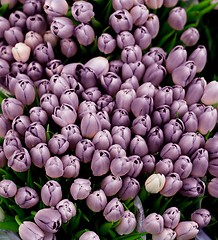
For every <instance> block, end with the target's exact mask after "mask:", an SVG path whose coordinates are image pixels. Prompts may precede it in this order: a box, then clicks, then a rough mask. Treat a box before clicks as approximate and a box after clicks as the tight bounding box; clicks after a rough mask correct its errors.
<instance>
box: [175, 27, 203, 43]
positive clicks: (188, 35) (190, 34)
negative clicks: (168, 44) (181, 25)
mask: <svg viewBox="0 0 218 240" xmlns="http://www.w3.org/2000/svg"><path fill="white" fill-rule="evenodd" d="M199 38H200V34H199V31H198V30H197V29H196V28H193V27H190V28H188V29H187V30H185V31H184V32H183V33H182V35H181V37H180V40H181V41H182V42H183V43H184V44H185V45H186V46H188V47H190V46H194V45H195V44H196V43H197V42H198V40H199Z"/></svg>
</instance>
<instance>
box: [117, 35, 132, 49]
mask: <svg viewBox="0 0 218 240" xmlns="http://www.w3.org/2000/svg"><path fill="white" fill-rule="evenodd" d="M116 43H117V46H118V47H119V48H120V49H124V48H125V47H127V46H134V45H135V38H134V36H133V34H132V33H131V32H129V31H121V32H120V33H118V34H117V37H116Z"/></svg>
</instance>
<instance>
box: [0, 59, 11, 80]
mask: <svg viewBox="0 0 218 240" xmlns="http://www.w3.org/2000/svg"><path fill="white" fill-rule="evenodd" d="M9 69H10V66H9V63H8V62H7V61H6V60H4V59H3V58H0V77H5V76H6V75H7V74H8V73H9V71H10V70H9Z"/></svg>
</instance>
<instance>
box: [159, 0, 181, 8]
mask: <svg viewBox="0 0 218 240" xmlns="http://www.w3.org/2000/svg"><path fill="white" fill-rule="evenodd" d="M177 3H178V0H164V2H163V5H164V7H167V8H171V7H175V6H176V4H177Z"/></svg>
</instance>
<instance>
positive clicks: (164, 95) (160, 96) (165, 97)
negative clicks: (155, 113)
mask: <svg viewBox="0 0 218 240" xmlns="http://www.w3.org/2000/svg"><path fill="white" fill-rule="evenodd" d="M172 102H173V89H172V87H170V86H165V87H163V88H161V87H160V88H159V89H158V90H157V91H156V92H155V94H154V106H155V107H156V108H157V107H159V106H161V105H169V106H170V105H171V104H172Z"/></svg>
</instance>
